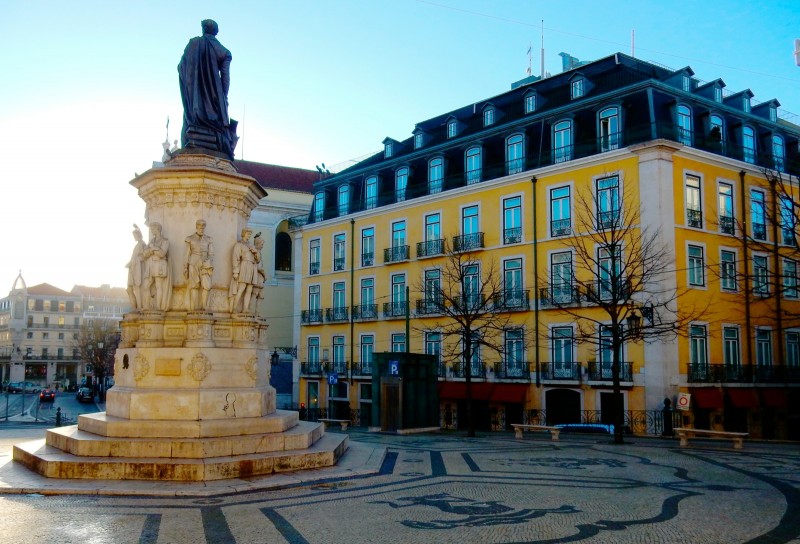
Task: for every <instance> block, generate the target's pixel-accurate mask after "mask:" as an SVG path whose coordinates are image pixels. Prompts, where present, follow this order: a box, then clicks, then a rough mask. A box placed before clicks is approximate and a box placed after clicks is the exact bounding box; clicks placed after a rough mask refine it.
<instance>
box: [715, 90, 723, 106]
mask: <svg viewBox="0 0 800 544" xmlns="http://www.w3.org/2000/svg"><path fill="white" fill-rule="evenodd" d="M714 102H719V103H720V104H721V103H722V87H714Z"/></svg>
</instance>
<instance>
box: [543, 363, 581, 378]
mask: <svg viewBox="0 0 800 544" xmlns="http://www.w3.org/2000/svg"><path fill="white" fill-rule="evenodd" d="M539 377H540V378H541V379H542V380H548V381H551V380H552V381H558V380H564V381H575V380H579V379H580V377H581V364H580V363H578V362H566V361H565V362H547V363H540V365H539Z"/></svg>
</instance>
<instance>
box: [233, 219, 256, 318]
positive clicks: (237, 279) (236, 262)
mask: <svg viewBox="0 0 800 544" xmlns="http://www.w3.org/2000/svg"><path fill="white" fill-rule="evenodd" d="M252 233H253V231H252V230H250V229H247V228H245V229H242V239H241V241H239V242H236V243H235V244H234V245H233V252H232V253H231V261H232V263H233V279H232V280H231V287H230V291H229V292H228V296H229V298H230V311H231V312H244V311H246V310H248V309H249V308H250V297H251V296H252V293H253V285H254V284H255V283H256V282H257V281H258V269H257V261H258V253H257V251H256V248H255V247H253V245H252V244H251V243H250V235H251V234H252ZM240 302H241V303H242V304H241V305H240V304H239V303H240ZM240 308H241V309H240Z"/></svg>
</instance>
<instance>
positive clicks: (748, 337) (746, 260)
mask: <svg viewBox="0 0 800 544" xmlns="http://www.w3.org/2000/svg"><path fill="white" fill-rule="evenodd" d="M744 175H745V171H744V170H742V171H740V172H739V187H740V190H739V192H740V193H741V195H742V196H741V199H740V200H741V202H742V265H743V266H744V274H742V277H743V278H744V327H745V333H744V338H745V350H746V352H747V364H748V365H750V370H751V372H750V377H751V378H750V379H753V378H755V373H754V372H752V370H753V329H752V326H751V321H750V295H751V293H750V273H749V266H750V255H749V251H748V249H749V246H748V243H747V199H746V197H745V195H746V194H747V193H746V192H745V185H744Z"/></svg>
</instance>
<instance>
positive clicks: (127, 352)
mask: <svg viewBox="0 0 800 544" xmlns="http://www.w3.org/2000/svg"><path fill="white" fill-rule="evenodd" d="M131 184H132V185H134V186H135V187H136V188H138V189H139V195H140V196H141V197H142V198H143V199H144V200H145V202H146V203H147V211H146V213H147V218H148V222H152V221H157V222H159V223H160V224H161V225H162V232H163V235H164V237H165V238H167V239H168V240H169V241H170V246H169V254H168V264H169V267H170V271H171V277H172V300H171V303H170V307H169V308H164V309H158V310H151V309H147V310H138V311H136V312H132V313H130V314H128V315H126V316H125V318H124V320H123V322H122V324H121V328H122V334H121V337H120V345H119V347H118V349H117V352H116V356H115V364H114V380H115V385H114V387H113V388H111V389H110V390H109V391H108V392H107V394H106V412H103V413H99V414H91V415H83V416H80V417H79V418H78V425H76V426H72V427H63V428H58V429H51V430H49V431H48V432H47V437H46V443H45V445H43V446H42V445H41V443H38V444H37V443H28V444H21V445H17V446H15V447H14V459H15V460H17V461H20V462H22V463H24V464H25V465H26V466H28V467H29V468H31V469H32V470H35V471H36V472H39V473H40V474H42V475H44V476H48V477H54V478H117V479H146V480H150V479H152V480H159V479H165V480H216V479H223V478H241V477H246V476H253V475H259V474H269V473H271V472H275V471H285V470H298V469H305V468H316V467H323V466H330V465H333V464H335V463H336V460H337V459H338V458H339V457H340V456H341V455H342V454H343V453H344V451H345V450H346V448H347V436H346V435H327V436H326V435H325V434H324V429H323V427H322V424H318V423H307V422H301V421H299V417H298V414H297V412H288V411H277V410H276V409H275V389H274V388H273V387H272V386H270V385H269V376H270V359H269V351H268V349H267V346H266V342H265V332H266V330H267V326H268V324H267V323H266V322H265V321H264V320H262V319H259V318H258V317H257V316H253V315H248V314H231V313H230V312H229V311H228V309H229V304H228V290H229V285H230V280H231V278H232V264H231V251H232V248H233V245H234V244H235V243H236V241H237V240H238V234H239V232H240V231H241V229H242V227H244V226H245V225H246V223H247V220H248V218H249V217H250V213H251V211H252V210H253V208H254V207H255V206H256V205H257V203H258V200H259V199H260V198H262V197H263V196H266V193H265V192H264V190H263V189H262V188H261V187H260V186H259V185H258V184H257V183H256V182H255V180H253V179H252V178H250V177H248V176H242V175H240V174H238V173H236V172H235V170H234V169H233V167H232V166H231V164H230V163H229V162H228V161H225V160H222V159H218V158H216V157H209V156H206V155H192V154H188V153H183V154H180V155H178V156H177V157H176V158H175V159H173V160H172V161H170V162H168V163H167V165H166V167H164V168H155V169H152V170H149V171H148V172H145V173H144V174H142V175H141V176H139V177H138V178H136V179H134V180H133V181H132V182H131ZM199 219H202V220H204V221H206V225H207V227H206V234H207V235H208V236H210V237H211V238H212V239H213V244H214V258H213V265H214V271H213V275H212V285H211V293H210V296H209V299H208V304H207V307H206V308H205V309H203V310H194V309H190V308H189V307H188V298H189V297H188V293H187V285H186V278H185V276H184V273H183V270H184V269H183V265H184V263H185V262H186V253H185V252H186V248H185V244H184V240H185V238H186V237H187V236H189V235H191V234H192V233H193V232H194V229H195V223H196V222H197V221H198V220H199Z"/></svg>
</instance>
